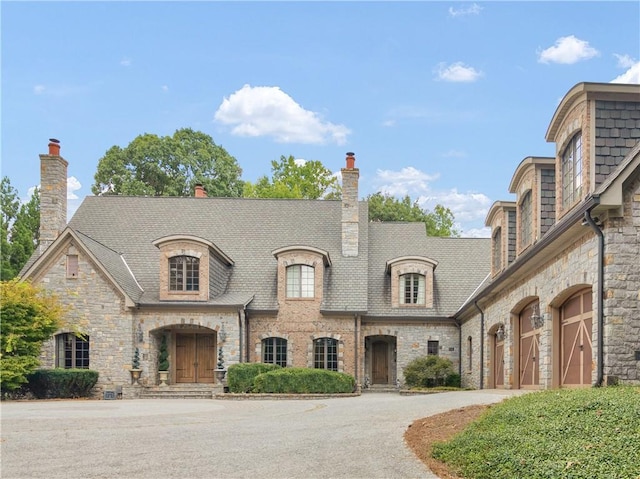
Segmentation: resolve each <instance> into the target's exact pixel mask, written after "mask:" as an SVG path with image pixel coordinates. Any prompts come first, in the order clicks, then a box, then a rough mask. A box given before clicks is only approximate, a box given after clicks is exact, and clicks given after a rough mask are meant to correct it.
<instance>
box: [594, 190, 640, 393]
mask: <svg viewBox="0 0 640 479" xmlns="http://www.w3.org/2000/svg"><path fill="white" fill-rule="evenodd" d="M609 223H611V224H610V225H609ZM605 225H606V228H605V230H604V234H605V268H604V275H605V277H604V289H605V299H604V308H603V310H604V316H605V327H604V338H605V347H604V374H605V377H608V376H611V379H614V378H620V379H621V380H623V381H625V382H633V383H636V384H638V383H640V358H636V354H640V177H636V179H635V181H633V182H632V183H631V185H630V187H629V188H628V190H627V191H626V193H625V195H624V217H623V218H619V219H614V220H611V221H610V222H609V221H606V222H605Z"/></svg>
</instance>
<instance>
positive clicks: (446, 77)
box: [436, 62, 483, 83]
mask: <svg viewBox="0 0 640 479" xmlns="http://www.w3.org/2000/svg"><path fill="white" fill-rule="evenodd" d="M436 75H437V77H436V79H438V80H442V81H450V82H459V83H470V82H474V81H476V80H477V79H478V78H480V77H481V76H482V75H483V73H482V72H481V71H478V70H476V69H475V68H473V67H470V66H467V65H465V64H464V63H462V62H455V63H452V64H451V65H447V64H446V63H440V64H438V66H437V68H436Z"/></svg>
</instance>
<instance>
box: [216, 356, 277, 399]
mask: <svg viewBox="0 0 640 479" xmlns="http://www.w3.org/2000/svg"><path fill="white" fill-rule="evenodd" d="M274 369H281V367H280V366H278V365H277V364H264V363H240V364H232V365H231V366H229V369H228V370H227V386H228V387H229V392H232V393H248V392H249V391H251V388H252V387H253V380H254V379H255V377H256V376H258V375H259V374H262V373H266V372H267V371H273V370H274Z"/></svg>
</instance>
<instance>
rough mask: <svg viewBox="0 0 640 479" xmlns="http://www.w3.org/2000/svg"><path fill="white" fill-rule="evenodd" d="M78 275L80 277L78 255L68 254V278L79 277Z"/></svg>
mask: <svg viewBox="0 0 640 479" xmlns="http://www.w3.org/2000/svg"><path fill="white" fill-rule="evenodd" d="M77 277H78V255H77V254H68V255H67V278H77Z"/></svg>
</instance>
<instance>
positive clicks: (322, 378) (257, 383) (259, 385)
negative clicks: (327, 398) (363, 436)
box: [252, 368, 356, 394]
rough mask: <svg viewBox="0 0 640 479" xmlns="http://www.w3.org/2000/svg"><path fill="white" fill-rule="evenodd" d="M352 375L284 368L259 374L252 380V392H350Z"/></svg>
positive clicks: (352, 386) (352, 384)
mask: <svg viewBox="0 0 640 479" xmlns="http://www.w3.org/2000/svg"><path fill="white" fill-rule="evenodd" d="M355 385H356V381H355V379H354V378H353V376H350V375H348V374H345V373H339V372H336V371H327V370H325V369H310V368H285V369H279V370H276V371H270V372H267V373H263V374H260V375H259V376H257V377H256V378H255V379H254V381H253V389H252V392H255V393H277V394H314V393H315V394H322V393H324V394H339V393H352V392H353V391H354V390H355Z"/></svg>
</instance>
